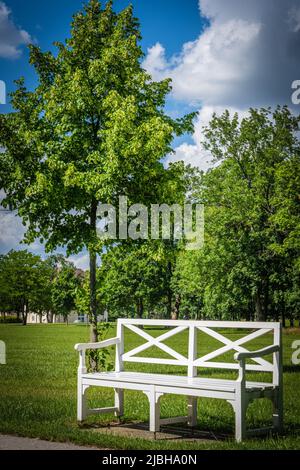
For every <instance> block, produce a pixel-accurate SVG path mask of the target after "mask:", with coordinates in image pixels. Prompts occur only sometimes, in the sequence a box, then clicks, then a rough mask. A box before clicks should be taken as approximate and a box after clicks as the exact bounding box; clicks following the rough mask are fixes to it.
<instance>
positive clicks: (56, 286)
mask: <svg viewBox="0 0 300 470" xmlns="http://www.w3.org/2000/svg"><path fill="white" fill-rule="evenodd" d="M81 284H82V276H81V273H80V272H79V271H78V270H76V268H75V266H74V265H73V264H72V263H69V262H68V261H66V260H65V259H64V257H63V256H60V255H58V256H57V255H53V256H50V257H49V258H47V259H46V260H42V259H41V257H40V256H37V255H33V254H32V253H29V252H28V251H26V250H22V251H10V252H9V253H8V254H7V255H2V256H0V313H2V314H3V315H4V316H5V314H6V313H15V314H16V315H17V318H18V319H20V320H21V319H22V322H23V325H26V324H27V317H28V314H29V312H34V313H36V314H37V315H39V316H40V319H41V318H42V316H43V315H46V316H47V320H48V322H49V323H52V321H53V316H54V314H57V315H62V316H63V317H64V319H65V320H66V321H67V318H68V315H69V314H70V313H71V311H72V310H74V309H75V306H76V295H78V297H79V296H80V286H81Z"/></svg>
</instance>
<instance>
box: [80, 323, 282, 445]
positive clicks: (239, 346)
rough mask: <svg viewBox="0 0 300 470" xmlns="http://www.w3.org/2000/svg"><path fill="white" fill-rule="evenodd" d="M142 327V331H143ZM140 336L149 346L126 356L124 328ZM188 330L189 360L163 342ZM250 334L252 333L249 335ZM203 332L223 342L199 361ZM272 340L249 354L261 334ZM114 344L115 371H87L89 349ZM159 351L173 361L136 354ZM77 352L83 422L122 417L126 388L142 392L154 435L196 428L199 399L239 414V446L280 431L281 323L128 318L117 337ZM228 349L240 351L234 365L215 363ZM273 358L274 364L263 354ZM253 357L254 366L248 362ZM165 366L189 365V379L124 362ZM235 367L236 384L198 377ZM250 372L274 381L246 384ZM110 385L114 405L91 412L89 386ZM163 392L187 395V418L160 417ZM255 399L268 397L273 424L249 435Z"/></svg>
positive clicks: (236, 354) (236, 423) (118, 326)
mask: <svg viewBox="0 0 300 470" xmlns="http://www.w3.org/2000/svg"><path fill="white" fill-rule="evenodd" d="M139 327H142V329H141V328H139ZM145 327H165V328H166V329H167V331H166V332H164V333H163V334H161V335H160V336H158V337H156V338H154V337H152V336H151V335H150V334H148V333H147V330H146V328H145ZM126 329H128V330H130V331H131V332H133V333H135V334H137V335H138V336H139V337H141V338H143V339H144V340H145V343H144V344H143V345H141V346H138V347H136V348H134V349H132V350H130V351H127V352H124V351H125V350H124V342H125V330H126ZM216 329H222V330H224V329H225V330H226V329H228V330H230V329H238V330H240V332H241V333H243V336H242V337H240V338H239V339H237V340H234V341H233V340H231V339H228V338H227V337H226V336H224V332H223V331H222V334H221V333H220V332H218V331H217V330H216ZM185 330H188V354H187V357H185V356H184V355H182V354H180V353H178V352H177V351H175V350H174V349H172V348H171V347H169V346H167V345H166V344H164V341H165V340H167V339H168V338H171V337H172V336H174V335H177V334H179V333H181V332H183V331H185ZM249 330H251V332H250V333H249ZM198 331H201V332H202V333H205V334H207V335H208V336H210V337H212V338H214V339H216V340H218V341H219V342H221V343H222V344H223V346H222V347H218V348H217V349H215V350H214V351H212V352H210V353H208V354H205V355H202V356H200V357H198V354H197V333H198ZM266 333H269V334H270V335H271V336H272V345H270V346H268V347H265V348H263V349H260V350H258V351H248V350H247V349H246V348H245V347H244V345H245V344H246V343H248V342H249V341H252V340H254V339H256V338H258V337H260V336H262V335H265V334H266ZM112 345H116V360H115V370H114V372H101V373H87V369H86V364H85V353H86V350H88V349H100V348H107V347H109V346H112ZM153 346H155V347H158V348H159V349H160V350H162V351H163V352H165V353H167V354H168V355H169V356H170V357H171V359H169V358H167V359H160V358H157V357H156V358H154V357H140V356H137V355H138V354H140V353H141V352H142V351H145V350H147V349H148V348H151V347H153ZM75 349H76V351H78V352H79V354H80V362H79V368H78V407H77V419H78V421H83V420H84V419H85V418H86V416H87V415H88V414H102V413H111V412H114V413H115V415H116V416H119V417H120V416H122V415H123V408H124V406H123V403H124V389H126V390H140V391H142V392H144V393H145V394H146V395H147V397H148V399H149V403H150V431H152V432H154V433H155V436H156V432H158V431H159V430H160V426H161V425H163V424H170V423H175V422H187V423H188V425H189V426H191V427H194V426H196V424H197V399H198V398H201V397H208V398H219V399H223V400H227V401H228V402H229V403H230V404H231V405H232V407H233V410H234V412H235V438H236V441H238V442H240V441H242V440H243V439H244V438H245V437H248V436H250V435H253V434H254V435H255V434H258V433H262V432H264V433H265V432H266V431H267V430H269V429H275V430H276V431H278V432H279V431H281V429H282V425H283V399H282V360H281V356H282V344H281V325H280V324H279V323H261V322H228V321H189V320H131V319H130V320H129V319H119V320H118V323H117V335H116V337H115V338H112V339H108V340H106V341H102V342H100V343H85V344H77V345H76V346H75ZM229 351H236V353H235V355H234V360H235V361H236V362H212V360H213V359H215V358H216V357H217V356H220V355H222V354H224V353H227V352H229ZM267 355H272V358H273V360H272V362H270V361H269V360H266V359H264V358H263V357H264V356H267ZM247 359H251V360H252V362H251V363H247V362H246V361H247ZM125 362H132V363H146V364H158V365H160V364H166V365H174V366H185V367H186V368H187V375H185V376H180V375H168V374H152V373H141V372H125V371H124V363H125ZM199 367H203V368H215V369H230V370H232V369H236V370H237V371H238V378H237V380H227V379H216V378H202V377H197V369H198V368H199ZM247 371H256V372H270V373H271V374H272V382H271V383H267V382H249V381H247V380H246V372H247ZM91 386H93V387H94V386H96V387H112V388H114V390H115V405H114V407H111V408H97V409H89V410H88V409H87V406H86V391H87V389H88V388H89V387H91ZM164 394H175V395H185V396H187V397H188V406H187V409H188V413H187V416H185V417H179V418H168V419H161V418H160V406H159V401H160V397H161V396H162V395H164ZM255 398H269V399H270V400H272V402H273V426H272V428H263V429H257V430H251V432H250V431H248V432H247V431H246V410H247V406H248V404H249V403H250V402H252V401H253V400H254V399H255Z"/></svg>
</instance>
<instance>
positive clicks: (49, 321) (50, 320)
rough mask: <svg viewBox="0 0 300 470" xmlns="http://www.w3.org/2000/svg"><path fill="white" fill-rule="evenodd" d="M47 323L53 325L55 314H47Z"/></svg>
mask: <svg viewBox="0 0 300 470" xmlns="http://www.w3.org/2000/svg"><path fill="white" fill-rule="evenodd" d="M47 323H53V312H51V310H50V311H49V312H47Z"/></svg>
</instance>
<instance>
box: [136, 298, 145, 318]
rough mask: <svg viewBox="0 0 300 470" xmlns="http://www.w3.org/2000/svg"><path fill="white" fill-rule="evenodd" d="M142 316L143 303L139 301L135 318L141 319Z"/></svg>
mask: <svg viewBox="0 0 300 470" xmlns="http://www.w3.org/2000/svg"><path fill="white" fill-rule="evenodd" d="M143 314H144V303H143V300H142V299H139V300H138V301H137V304H136V316H137V318H143Z"/></svg>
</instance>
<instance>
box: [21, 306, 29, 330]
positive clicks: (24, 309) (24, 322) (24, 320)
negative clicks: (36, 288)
mask: <svg viewBox="0 0 300 470" xmlns="http://www.w3.org/2000/svg"><path fill="white" fill-rule="evenodd" d="M27 315H28V305H27V303H26V302H24V305H23V310H22V320H23V326H26V325H27Z"/></svg>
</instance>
